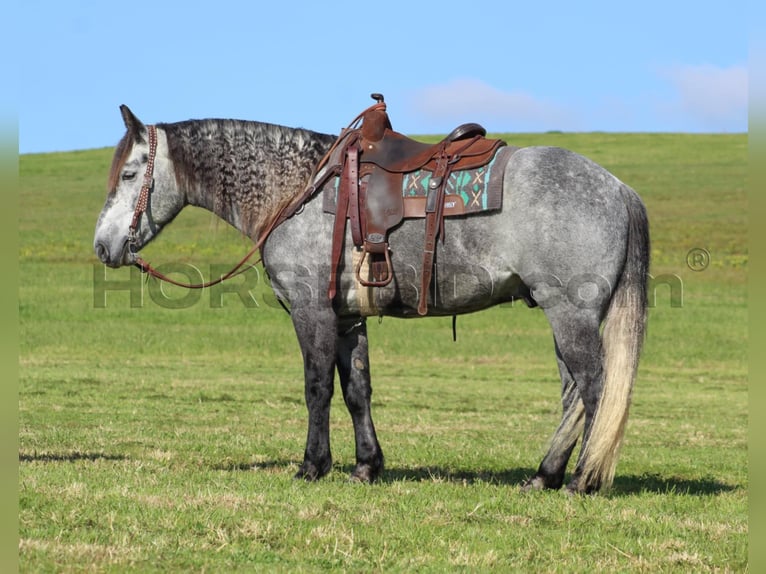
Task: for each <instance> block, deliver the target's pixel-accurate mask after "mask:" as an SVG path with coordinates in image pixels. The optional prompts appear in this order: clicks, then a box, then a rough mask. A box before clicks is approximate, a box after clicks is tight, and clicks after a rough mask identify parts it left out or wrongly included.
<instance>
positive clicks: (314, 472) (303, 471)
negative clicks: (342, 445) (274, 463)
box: [293, 462, 332, 482]
mask: <svg viewBox="0 0 766 574" xmlns="http://www.w3.org/2000/svg"><path fill="white" fill-rule="evenodd" d="M331 466H332V463H329V464H327V465H325V466H324V467H323V468H325V470H324V471H322V470H320V469H319V467H317V466H316V465H315V464H314V463H311V462H304V463H303V464H302V465H301V467H300V468H299V469H298V472H296V473H295V476H294V477H293V479H295V480H305V481H306V482H314V481H316V480H319V479H320V478H322V477H323V476H324V475H325V474H327V473H328V472H330V468H331Z"/></svg>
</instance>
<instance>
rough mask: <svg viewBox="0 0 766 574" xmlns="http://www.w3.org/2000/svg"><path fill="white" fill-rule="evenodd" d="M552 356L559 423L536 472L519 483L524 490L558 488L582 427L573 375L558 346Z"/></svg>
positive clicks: (581, 404) (577, 393) (582, 419)
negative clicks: (557, 386)
mask: <svg viewBox="0 0 766 574" xmlns="http://www.w3.org/2000/svg"><path fill="white" fill-rule="evenodd" d="M556 358H557V360H558V364H559V373H560V374H561V406H562V416H561V422H560V423H559V426H558V428H557V429H556V432H555V433H554V435H553V437H552V438H551V441H550V444H549V446H548V452H547V453H546V455H545V458H543V461H542V462H541V463H540V467H539V468H538V469H537V473H536V474H535V475H534V476H533V477H532V478H530V479H529V480H527V481H526V482H525V483H524V484H523V485H522V488H523V489H524V490H541V489H544V488H561V485H562V484H564V474H565V472H566V468H567V464H568V463H569V458H570V457H571V456H572V451H573V450H574V447H575V445H576V444H577V439H578V438H579V437H580V434H582V430H583V422H584V414H585V409H584V408H583V403H582V399H581V398H580V393H579V391H578V390H577V385H576V384H575V382H574V378H572V375H571V373H570V372H569V369H568V368H567V366H566V363H565V362H564V361H563V359H562V358H561V353H560V352H559V349H558V345H557V346H556Z"/></svg>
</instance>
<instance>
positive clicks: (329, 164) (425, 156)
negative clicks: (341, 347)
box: [314, 94, 505, 315]
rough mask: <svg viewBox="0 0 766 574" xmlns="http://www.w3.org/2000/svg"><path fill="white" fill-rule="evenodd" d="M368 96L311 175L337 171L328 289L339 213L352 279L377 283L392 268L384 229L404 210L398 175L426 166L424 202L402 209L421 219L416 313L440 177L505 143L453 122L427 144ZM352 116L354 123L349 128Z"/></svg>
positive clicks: (482, 161)
mask: <svg viewBox="0 0 766 574" xmlns="http://www.w3.org/2000/svg"><path fill="white" fill-rule="evenodd" d="M372 97H373V99H375V100H376V101H377V103H376V104H375V105H373V106H370V107H369V108H368V109H366V110H365V111H364V112H362V113H361V114H360V115H359V116H357V118H356V120H354V122H352V124H351V126H349V128H347V129H346V130H344V132H343V133H341V135H340V137H339V138H338V140H337V141H336V143H335V145H334V146H333V148H332V149H331V150H330V152H328V154H327V156H325V158H324V159H323V160H322V161H321V162H320V163H319V165H318V166H317V170H318V173H319V174H320V175H318V176H317V178H316V179H315V183H314V185H315V186H321V185H322V184H323V182H325V181H327V179H329V178H330V177H331V176H340V182H339V185H338V191H337V198H336V201H335V205H334V212H335V225H334V228H333V247H332V263H331V266H332V267H331V276H330V286H329V288H328V296H329V297H330V299H333V298H334V297H335V293H336V289H337V270H338V267H339V265H340V261H341V258H342V244H343V236H344V234H345V229H346V220H347V219H348V220H349V223H350V228H351V236H352V239H353V242H354V245H355V246H356V247H357V248H360V249H361V252H362V253H361V258H359V259H358V261H357V264H356V269H355V274H356V278H357V281H358V282H359V283H360V284H361V285H363V286H365V287H383V286H385V285H388V283H390V282H391V280H392V279H393V268H392V266H391V259H390V254H389V251H390V249H389V246H388V240H387V239H388V233H389V231H390V230H391V229H392V228H393V227H395V226H396V225H398V224H399V223H400V222H401V221H402V219H403V218H404V217H405V207H404V200H403V197H402V182H403V178H404V176H405V174H410V173H412V172H415V171H418V170H427V171H428V172H431V177H430V179H429V182H428V192H427V196H426V198H425V202H421V203H418V206H419V207H418V208H417V209H416V210H415V211H413V209H412V208H409V209H408V210H407V213H406V217H415V218H425V220H426V232H425V245H424V250H423V265H422V276H421V289H420V291H419V301H418V313H419V314H421V315H425V314H426V313H427V310H428V306H427V297H428V292H429V287H430V283H431V276H432V270H433V262H434V252H435V248H436V239H437V237H438V236H439V235H440V233H441V235H442V237H443V225H444V222H443V217H444V214H443V212H444V194H445V187H446V183H447V179H448V177H449V175H450V173H451V172H452V171H453V170H466V169H474V168H479V167H481V166H485V165H487V164H488V163H489V162H490V161H492V159H493V158H494V156H495V154H496V152H497V150H498V149H499V148H500V147H502V146H504V145H505V142H504V141H502V140H498V139H487V138H486V137H484V136H485V135H486V130H485V129H484V128H483V127H482V126H481V125H479V124H476V123H467V124H462V125H460V126H458V127H457V128H455V129H454V130H453V131H452V132H451V133H450V134H449V135H448V136H447V137H445V138H444V139H442V140H441V141H439V142H438V143H435V144H428V143H423V142H418V141H416V140H413V139H411V138H409V137H407V136H405V135H403V134H400V133H398V132H395V131H394V130H393V128H392V127H391V121H390V120H389V117H388V114H387V113H386V106H385V103H384V101H383V96H382V95H380V94H372ZM360 120H361V126H360V127H353V126H355V124H358V122H359V121H360ZM317 181H319V183H317ZM367 258H369V260H368V261H367V264H368V265H369V269H370V270H371V275H370V276H367V277H363V276H362V273H361V270H362V268H363V267H364V264H365V260H367Z"/></svg>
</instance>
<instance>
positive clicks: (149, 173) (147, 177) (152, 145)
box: [128, 125, 284, 289]
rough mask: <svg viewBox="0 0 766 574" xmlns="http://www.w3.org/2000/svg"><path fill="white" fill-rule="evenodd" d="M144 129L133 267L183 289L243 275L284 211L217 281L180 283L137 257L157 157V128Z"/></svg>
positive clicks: (131, 234)
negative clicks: (145, 152) (144, 158)
mask: <svg viewBox="0 0 766 574" xmlns="http://www.w3.org/2000/svg"><path fill="white" fill-rule="evenodd" d="M146 129H147V132H148V135H149V158H148V159H147V161H146V171H145V172H144V181H143V184H142V185H141V191H140V193H139V194H138V201H137V202H136V209H135V211H134V212H133V219H132V220H131V222H130V227H129V228H128V248H129V249H130V251H131V253H134V254H136V257H135V260H134V262H133V265H135V266H136V267H138V268H139V269H140V270H141V272H142V273H146V274H147V275H150V276H152V277H154V278H156V279H159V280H161V281H165V282H166V283H170V284H172V285H177V286H179V287H185V288H187V289H204V288H206V287H212V286H213V285H217V284H218V283H221V282H223V281H225V280H226V279H230V278H231V277H234V276H236V275H239V274H240V273H243V272H244V271H245V270H246V269H247V268H249V267H252V266H253V265H256V264H258V262H259V261H260V258H259V259H258V261H256V262H255V263H254V264H252V265H250V266H249V267H247V268H244V269H243V267H244V266H245V264H246V263H247V261H248V260H249V259H250V258H251V257H252V256H253V255H254V254H255V252H256V251H258V250H259V249H260V248H261V246H262V245H263V243H264V242H265V241H266V238H267V237H268V235H269V233H271V231H272V230H273V229H274V227H276V225H275V223H274V222H275V221H276V220H277V219H278V218H279V217H281V216H282V215H283V212H284V210H283V211H282V212H280V213H279V214H278V215H277V218H276V219H275V220H274V222H272V223H271V224H270V225H269V226H268V228H267V230H266V233H264V234H263V235H261V237H259V238H258V241H257V242H256V244H255V246H254V247H253V248H252V249H251V250H250V251H249V252H248V253H247V255H245V256H244V257H243V258H242V259H241V260H240V262H239V263H237V264H236V265H235V266H234V268H233V269H232V270H231V271H229V272H228V273H226V274H225V275H221V276H220V277H219V278H218V279H214V280H211V281H205V282H204V283H182V282H181V281H176V280H175V279H172V278H171V277H168V276H167V275H165V274H164V273H161V272H160V271H157V270H156V269H155V268H154V267H152V266H151V265H150V264H149V263H147V262H146V261H145V260H144V259H143V258H142V257H140V256H138V255H137V251H138V250H137V249H136V245H137V243H138V223H139V221H140V220H141V216H142V215H143V214H144V213H145V212H146V208H147V207H148V205H149V194H150V193H151V190H152V189H153V188H154V160H155V158H156V156H157V127H156V126H154V125H148V126H146ZM280 223H281V221H280Z"/></svg>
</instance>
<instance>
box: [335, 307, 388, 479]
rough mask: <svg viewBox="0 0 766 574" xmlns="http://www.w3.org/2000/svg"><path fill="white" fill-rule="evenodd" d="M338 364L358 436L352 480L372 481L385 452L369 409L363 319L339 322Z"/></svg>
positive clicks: (369, 388) (368, 374)
mask: <svg viewBox="0 0 766 574" xmlns="http://www.w3.org/2000/svg"><path fill="white" fill-rule="evenodd" d="M337 366H338V374H339V376H340V385H341V389H343V400H344V401H345V402H346V407H347V408H348V412H349V413H350V414H351V420H352V422H353V424H354V436H355V439H356V467H355V468H354V471H353V472H352V473H351V479H352V480H359V481H362V482H373V481H374V480H375V479H376V478H377V477H378V475H379V474H380V472H381V471H382V470H383V452H382V451H381V449H380V444H379V443H378V437H377V435H376V434H375V425H373V423H372V415H371V411H370V398H371V396H372V387H371V385H370V359H369V356H368V351H367V323H366V322H365V320H364V319H360V318H356V319H351V320H346V321H341V322H340V324H339V325H338V347H337Z"/></svg>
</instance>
